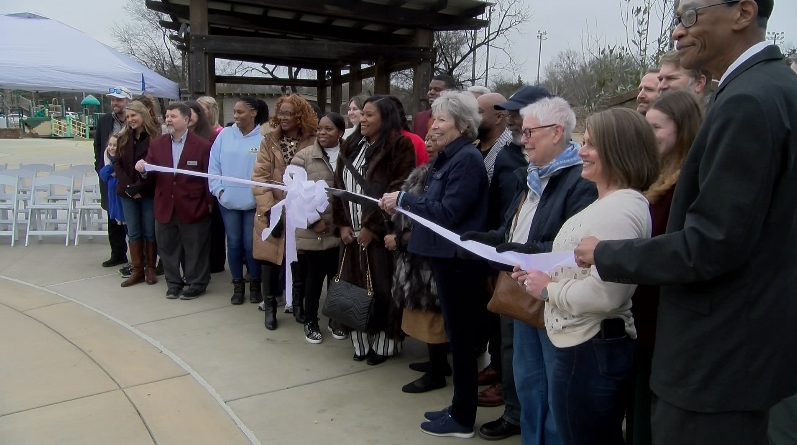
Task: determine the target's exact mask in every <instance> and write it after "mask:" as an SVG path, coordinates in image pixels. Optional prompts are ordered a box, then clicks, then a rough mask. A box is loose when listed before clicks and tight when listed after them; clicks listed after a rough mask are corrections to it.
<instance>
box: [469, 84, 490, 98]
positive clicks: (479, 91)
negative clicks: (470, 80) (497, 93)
mask: <svg viewBox="0 0 797 445" xmlns="http://www.w3.org/2000/svg"><path fill="white" fill-rule="evenodd" d="M468 92H470V93H474V94H478V95H480V96H481V95H482V94H490V93H492V91H490V89H489V88H487V87H483V86H481V85H473V86H472V87H468Z"/></svg>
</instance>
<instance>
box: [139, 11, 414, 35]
mask: <svg viewBox="0 0 797 445" xmlns="http://www.w3.org/2000/svg"><path fill="white" fill-rule="evenodd" d="M145 4H146V6H147V8H149V9H151V10H153V11H157V12H160V13H163V14H169V15H172V16H175V17H181V18H186V17H188V16H189V15H190V11H189V7H188V6H183V5H176V4H171V3H164V2H162V1H155V0H146V1H145ZM299 15H300V16H301V15H303V14H299ZM332 19H333V21H334V18H332ZM167 23H168V22H167ZM208 23H209V25H210V26H225V27H234V28H246V29H251V30H252V31H260V32H274V33H279V34H290V35H297V36H303V37H307V38H324V39H331V40H343V41H347V42H370V43H379V44H383V45H407V44H409V43H410V42H411V41H412V38H411V37H410V36H405V35H398V34H393V33H389V32H377V31H363V30H360V29H355V28H347V27H342V26H333V25H331V24H324V23H309V22H308V23H303V22H297V21H296V20H287V19H280V18H276V17H268V16H258V15H254V14H245V13H240V12H231V11H220V10H217V9H211V10H210V11H209V13H208ZM176 26H177V27H178V28H177V30H179V23H177V24H176ZM363 26H365V24H364V25H363ZM169 29H173V26H170V27H169ZM191 31H192V32H193V33H194V34H208V33H200V32H197V31H196V30H195V29H194V28H193V27H192V28H191ZM214 34H215V33H214ZM249 35H251V33H250V34H249Z"/></svg>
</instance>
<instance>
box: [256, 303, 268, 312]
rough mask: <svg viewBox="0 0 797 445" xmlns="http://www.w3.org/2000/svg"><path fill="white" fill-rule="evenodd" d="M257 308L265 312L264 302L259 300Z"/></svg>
mask: <svg viewBox="0 0 797 445" xmlns="http://www.w3.org/2000/svg"><path fill="white" fill-rule="evenodd" d="M257 308H258V309H259V310H261V311H263V312H266V302H265V301H261V302H260V304H258V305H257Z"/></svg>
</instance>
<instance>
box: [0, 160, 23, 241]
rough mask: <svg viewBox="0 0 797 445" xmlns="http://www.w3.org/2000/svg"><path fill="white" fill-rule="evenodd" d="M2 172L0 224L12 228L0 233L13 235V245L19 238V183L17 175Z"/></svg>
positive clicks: (0, 183)
mask: <svg viewBox="0 0 797 445" xmlns="http://www.w3.org/2000/svg"><path fill="white" fill-rule="evenodd" d="M4 173H5V172H0V226H6V227H7V228H8V229H10V230H2V231H0V235H11V247H14V241H16V239H17V202H18V201H17V185H18V184H19V179H18V178H17V176H16V175H6V174H4Z"/></svg>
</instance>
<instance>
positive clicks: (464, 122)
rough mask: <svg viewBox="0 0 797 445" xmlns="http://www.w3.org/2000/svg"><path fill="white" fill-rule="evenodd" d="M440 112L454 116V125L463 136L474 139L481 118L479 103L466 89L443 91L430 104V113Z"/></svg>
mask: <svg viewBox="0 0 797 445" xmlns="http://www.w3.org/2000/svg"><path fill="white" fill-rule="evenodd" d="M440 112H444V113H448V114H450V115H451V117H453V118H454V125H456V127H457V130H459V131H461V132H462V135H463V136H467V137H469V138H471V139H476V137H477V136H478V134H479V125H480V124H481V122H482V118H481V116H479V103H478V102H477V101H476V98H475V97H473V94H471V93H469V92H467V91H444V92H443V93H442V94H441V95H440V97H438V98H437V100H435V101H434V103H433V104H432V115H436V114H438V113H440Z"/></svg>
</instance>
